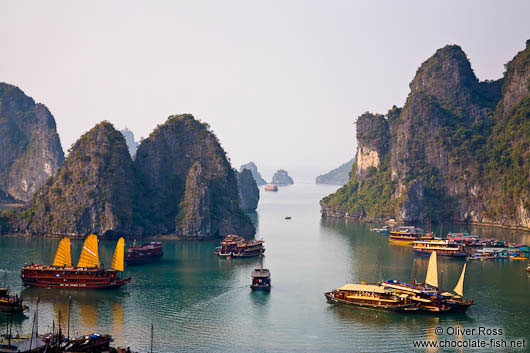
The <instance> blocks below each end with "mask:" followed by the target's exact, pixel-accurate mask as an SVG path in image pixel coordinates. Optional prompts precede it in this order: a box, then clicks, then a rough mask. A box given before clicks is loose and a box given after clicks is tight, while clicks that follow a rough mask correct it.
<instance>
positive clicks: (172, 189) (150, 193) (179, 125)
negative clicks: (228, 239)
mask: <svg viewBox="0 0 530 353" xmlns="http://www.w3.org/2000/svg"><path fill="white" fill-rule="evenodd" d="M134 165H135V168H136V171H137V177H138V180H139V183H140V185H141V190H142V197H141V199H142V208H143V210H142V212H141V213H140V214H139V215H140V216H141V217H139V221H140V222H141V223H142V224H143V225H144V227H145V230H146V232H147V233H150V234H153V233H158V234H165V233H173V232H174V233H176V234H177V235H179V236H181V237H186V238H195V239H197V238H213V237H222V236H224V235H227V234H231V233H234V234H240V235H245V236H253V235H254V234H255V229H254V226H253V225H252V222H251V221H250V219H249V218H248V217H247V216H246V215H245V214H244V213H243V211H242V210H241V208H240V205H239V189H238V183H237V176H236V171H235V170H233V169H232V167H231V165H230V163H229V162H228V160H227V158H226V154H225V152H224V150H223V149H222V147H221V146H220V144H219V141H218V140H217V137H216V136H215V135H214V134H213V133H212V132H211V131H210V130H209V126H208V125H207V124H205V123H201V122H199V121H197V120H195V119H194V118H193V116H192V115H189V114H185V115H174V116H170V117H169V118H168V120H167V121H166V122H165V123H164V124H162V125H159V126H158V127H157V128H156V129H155V130H154V131H153V132H152V133H151V135H149V137H148V138H146V139H144V140H143V141H142V143H141V144H140V146H139V147H138V150H137V152H136V159H135V161H134Z"/></svg>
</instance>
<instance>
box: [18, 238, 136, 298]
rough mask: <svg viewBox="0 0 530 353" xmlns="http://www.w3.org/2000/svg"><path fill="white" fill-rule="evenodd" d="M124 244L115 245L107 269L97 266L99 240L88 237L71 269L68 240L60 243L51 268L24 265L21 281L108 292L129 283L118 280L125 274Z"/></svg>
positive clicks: (121, 279) (29, 284)
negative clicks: (119, 274) (120, 275)
mask: <svg viewBox="0 0 530 353" xmlns="http://www.w3.org/2000/svg"><path fill="white" fill-rule="evenodd" d="M124 250H125V240H124V239H123V238H120V239H119V240H118V242H117V244H116V248H115V250H114V255H113V256H112V261H111V264H110V267H111V268H110V269H106V268H103V267H102V266H101V265H100V263H99V255H98V238H97V236H96V235H94V234H91V235H89V236H88V237H87V238H86V239H85V242H84V244H83V249H82V250H81V256H80V257H79V261H78V263H77V266H75V267H74V266H72V259H71V255H70V252H71V250H70V239H69V238H63V239H61V241H60V242H59V247H58V249H57V253H56V254H55V259H54V261H53V265H51V266H49V265H38V264H31V265H24V266H23V267H22V273H21V275H20V277H21V278H22V282H23V283H24V285H26V286H30V287H45V288H71V289H111V288H119V287H121V286H123V285H125V284H127V283H129V282H130V281H131V279H130V278H120V277H119V276H118V271H120V272H123V270H124V259H123V258H124Z"/></svg>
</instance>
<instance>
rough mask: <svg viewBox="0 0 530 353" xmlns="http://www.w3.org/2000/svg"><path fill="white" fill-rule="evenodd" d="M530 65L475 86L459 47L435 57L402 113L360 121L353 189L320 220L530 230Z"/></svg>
mask: <svg viewBox="0 0 530 353" xmlns="http://www.w3.org/2000/svg"><path fill="white" fill-rule="evenodd" d="M529 56H530V49H529V48H528V47H527V48H526V49H525V50H523V51H522V52H520V53H518V54H517V56H516V57H515V58H514V59H513V60H512V61H511V62H510V63H508V65H507V71H506V73H505V76H504V78H503V79H501V80H497V81H485V82H479V81H478V80H477V78H476V77H475V75H474V73H473V71H472V69H471V65H470V64H469V61H468V60H467V57H466V55H465V53H464V52H463V51H462V49H461V48H460V47H458V46H455V45H451V46H446V47H444V48H442V49H439V50H438V51H437V52H436V53H435V54H434V55H433V56H432V57H431V58H430V59H428V60H427V61H426V62H424V63H423V64H422V66H421V67H420V68H419V69H418V71H417V73H416V76H415V77H414V79H413V81H412V82H411V84H410V87H411V92H410V94H409V96H408V98H407V101H406V103H405V106H404V107H403V108H402V109H399V108H395V107H394V108H393V109H392V110H390V111H389V112H388V114H387V115H386V117H385V118H382V117H381V116H379V118H377V116H376V115H371V114H364V115H363V116H361V117H359V120H358V123H357V140H358V149H357V157H356V163H355V164H354V166H353V170H352V179H351V180H350V182H349V183H348V184H347V185H345V186H344V187H343V188H341V189H339V190H338V191H337V192H336V193H335V194H332V195H330V196H328V197H326V198H324V199H323V200H322V202H321V205H322V213H323V216H336V217H350V218H355V219H358V220H384V219H387V218H391V217H392V218H398V219H400V220H402V221H406V222H412V221H428V220H433V221H445V222H446V221H451V220H452V221H463V222H476V223H486V224H490V223H491V224H498V225H505V226H511V227H529V226H530V224H529V222H528V214H530V212H529V210H530V208H529V207H528V206H529V205H530V202H529V201H528V200H530V197H528V195H530V182H528V175H529V172H530V155H529V152H528V151H529V147H530V132H527V131H530V115H529V114H530V102H529V93H528V92H529V90H528V86H529V84H528V76H529V72H530V69H529V68H530V64H529V62H530V60H529ZM501 88H502V90H501ZM378 122H379V124H378ZM385 122H386V126H385ZM385 134H386V136H389V139H385V138H382V136H385ZM385 141H388V145H387V146H388V148H386V149H385V148H382V147H381V146H385V143H384V142H385ZM385 151H388V153H386V152H385Z"/></svg>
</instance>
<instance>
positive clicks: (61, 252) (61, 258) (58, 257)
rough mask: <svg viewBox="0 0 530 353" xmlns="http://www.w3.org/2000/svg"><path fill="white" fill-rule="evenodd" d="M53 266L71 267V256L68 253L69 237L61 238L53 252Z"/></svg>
mask: <svg viewBox="0 0 530 353" xmlns="http://www.w3.org/2000/svg"><path fill="white" fill-rule="evenodd" d="M53 266H67V267H72V256H71V253H70V238H62V239H61V241H60V242H59V247H57V252H56V253H55V259H54V260H53Z"/></svg>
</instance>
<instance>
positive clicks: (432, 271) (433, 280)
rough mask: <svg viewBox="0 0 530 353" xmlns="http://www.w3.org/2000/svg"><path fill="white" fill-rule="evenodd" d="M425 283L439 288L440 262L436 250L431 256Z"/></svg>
mask: <svg viewBox="0 0 530 353" xmlns="http://www.w3.org/2000/svg"><path fill="white" fill-rule="evenodd" d="M425 283H426V284H428V285H430V286H433V287H436V288H438V264H437V262H436V251H433V252H432V253H431V257H430V258H429V267H427V275H426V276H425Z"/></svg>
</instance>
